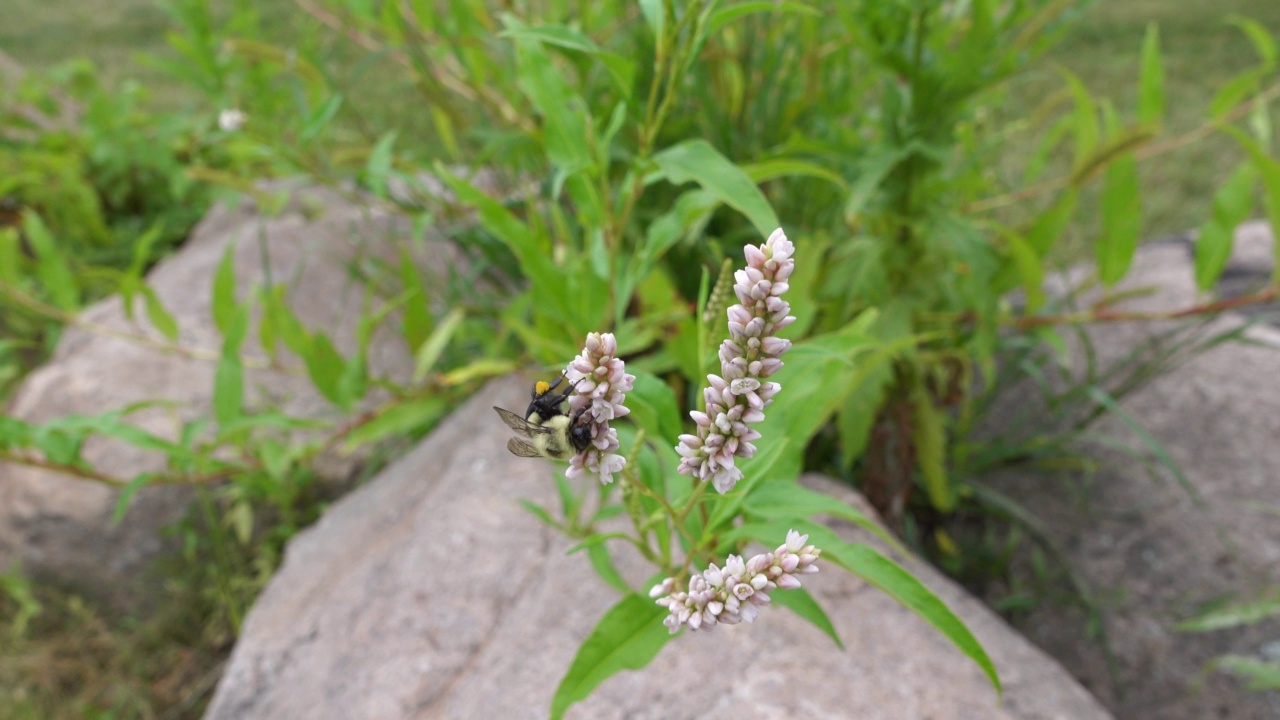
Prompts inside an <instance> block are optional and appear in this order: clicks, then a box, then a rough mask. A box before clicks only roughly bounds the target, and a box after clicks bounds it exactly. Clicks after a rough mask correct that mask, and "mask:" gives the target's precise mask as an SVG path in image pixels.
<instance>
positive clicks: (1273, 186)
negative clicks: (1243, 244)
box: [1223, 126, 1280, 284]
mask: <svg viewBox="0 0 1280 720" xmlns="http://www.w3.org/2000/svg"><path fill="white" fill-rule="evenodd" d="M1223 130H1224V131H1226V132H1227V133H1228V134H1229V135H1231V136H1232V137H1234V138H1235V139H1236V140H1237V141H1238V142H1239V143H1240V144H1241V145H1242V146H1244V149H1245V151H1246V152H1248V153H1249V157H1250V158H1251V159H1252V160H1253V166H1254V168H1255V169H1256V170H1257V171H1258V174H1259V175H1261V176H1262V187H1263V189H1264V191H1265V192H1264V193H1263V195H1262V205H1263V207H1264V208H1266V211H1267V220H1268V221H1269V222H1270V223H1271V232H1272V235H1273V236H1280V161H1277V160H1276V159H1274V158H1272V157H1271V156H1270V155H1269V154H1268V153H1267V151H1266V150H1265V149H1263V147H1262V146H1261V145H1259V144H1258V143H1257V141H1255V140H1254V139H1253V138H1251V137H1249V136H1248V135H1246V134H1245V133H1244V132H1242V131H1241V130H1240V129H1238V128H1235V127H1230V126H1228V127H1225V128H1223ZM1271 249H1272V252H1273V253H1274V254H1275V262H1274V263H1273V265H1274V268H1273V269H1272V276H1271V277H1272V282H1274V283H1277V284H1280V242H1273V243H1272V244H1271Z"/></svg>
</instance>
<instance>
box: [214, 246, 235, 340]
mask: <svg viewBox="0 0 1280 720" xmlns="http://www.w3.org/2000/svg"><path fill="white" fill-rule="evenodd" d="M212 308H213V324H214V325H215V326H216V327H217V328H218V332H220V333H222V334H223V335H226V334H227V331H228V329H229V328H230V327H231V323H232V322H234V321H235V316H236V268H235V245H234V244H231V245H227V249H226V250H225V251H224V252H223V253H222V262H220V263H218V269H217V270H216V271H215V272H214V274H213V305H212Z"/></svg>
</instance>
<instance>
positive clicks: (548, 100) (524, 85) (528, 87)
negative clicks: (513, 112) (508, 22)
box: [516, 40, 592, 173]
mask: <svg viewBox="0 0 1280 720" xmlns="http://www.w3.org/2000/svg"><path fill="white" fill-rule="evenodd" d="M516 84H517V85H519V87H520V91H521V92H523V93H524V95H525V97H527V98H528V99H529V102H531V103H533V106H534V107H535V108H537V110H538V113H539V114H540V115H542V134H543V143H544V145H545V146H546V152H547V157H548V158H550V159H551V162H552V163H553V164H554V165H556V167H558V168H560V169H562V170H563V171H564V172H565V173H575V172H577V171H579V170H582V169H584V168H588V167H591V164H592V160H591V153H590V150H589V145H588V144H587V139H588V138H587V126H586V119H587V117H588V116H589V112H588V110H587V106H586V103H584V102H583V101H582V98H580V97H578V95H577V93H575V92H574V91H573V88H572V87H570V85H569V83H568V81H566V80H565V76H564V74H563V73H562V72H561V71H560V69H559V68H558V67H557V66H556V64H555V63H554V62H552V60H551V57H550V56H548V55H547V53H546V52H545V51H544V50H543V49H542V46H541V45H540V44H539V43H537V42H534V41H532V40H517V41H516Z"/></svg>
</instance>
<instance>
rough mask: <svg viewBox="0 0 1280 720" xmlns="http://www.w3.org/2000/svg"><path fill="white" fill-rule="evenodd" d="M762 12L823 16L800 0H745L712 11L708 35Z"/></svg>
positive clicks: (708, 22)
mask: <svg viewBox="0 0 1280 720" xmlns="http://www.w3.org/2000/svg"><path fill="white" fill-rule="evenodd" d="M762 12H793V13H801V14H803V15H808V16H810V17H821V16H822V13H821V12H820V11H819V10H817V9H815V8H811V7H809V6H808V5H805V4H803V3H798V2H773V0H756V1H755V2H744V3H739V4H737V5H730V6H729V7H725V8H720V9H718V10H716V11H715V12H713V13H711V19H710V20H708V21H707V30H706V34H707V36H712V35H715V34H716V33H718V32H720V30H721V28H723V27H724V26H725V25H728V24H729V23H731V22H733V21H734V20H737V19H738V18H741V17H746V16H747V15H751V14H753V13H762Z"/></svg>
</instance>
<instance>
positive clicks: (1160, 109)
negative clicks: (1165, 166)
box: [1138, 22, 1164, 127]
mask: <svg viewBox="0 0 1280 720" xmlns="http://www.w3.org/2000/svg"><path fill="white" fill-rule="evenodd" d="M1139 78H1140V79H1139V81H1138V122H1140V123H1148V124H1151V125H1155V126H1157V127H1159V126H1160V125H1161V124H1162V123H1163V121H1164V64H1163V61H1162V60H1161V59H1160V26H1159V25H1157V24H1156V23H1154V22H1152V23H1150V24H1148V25H1147V34H1146V37H1144V38H1143V40H1142V74H1141V75H1140V76H1139Z"/></svg>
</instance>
